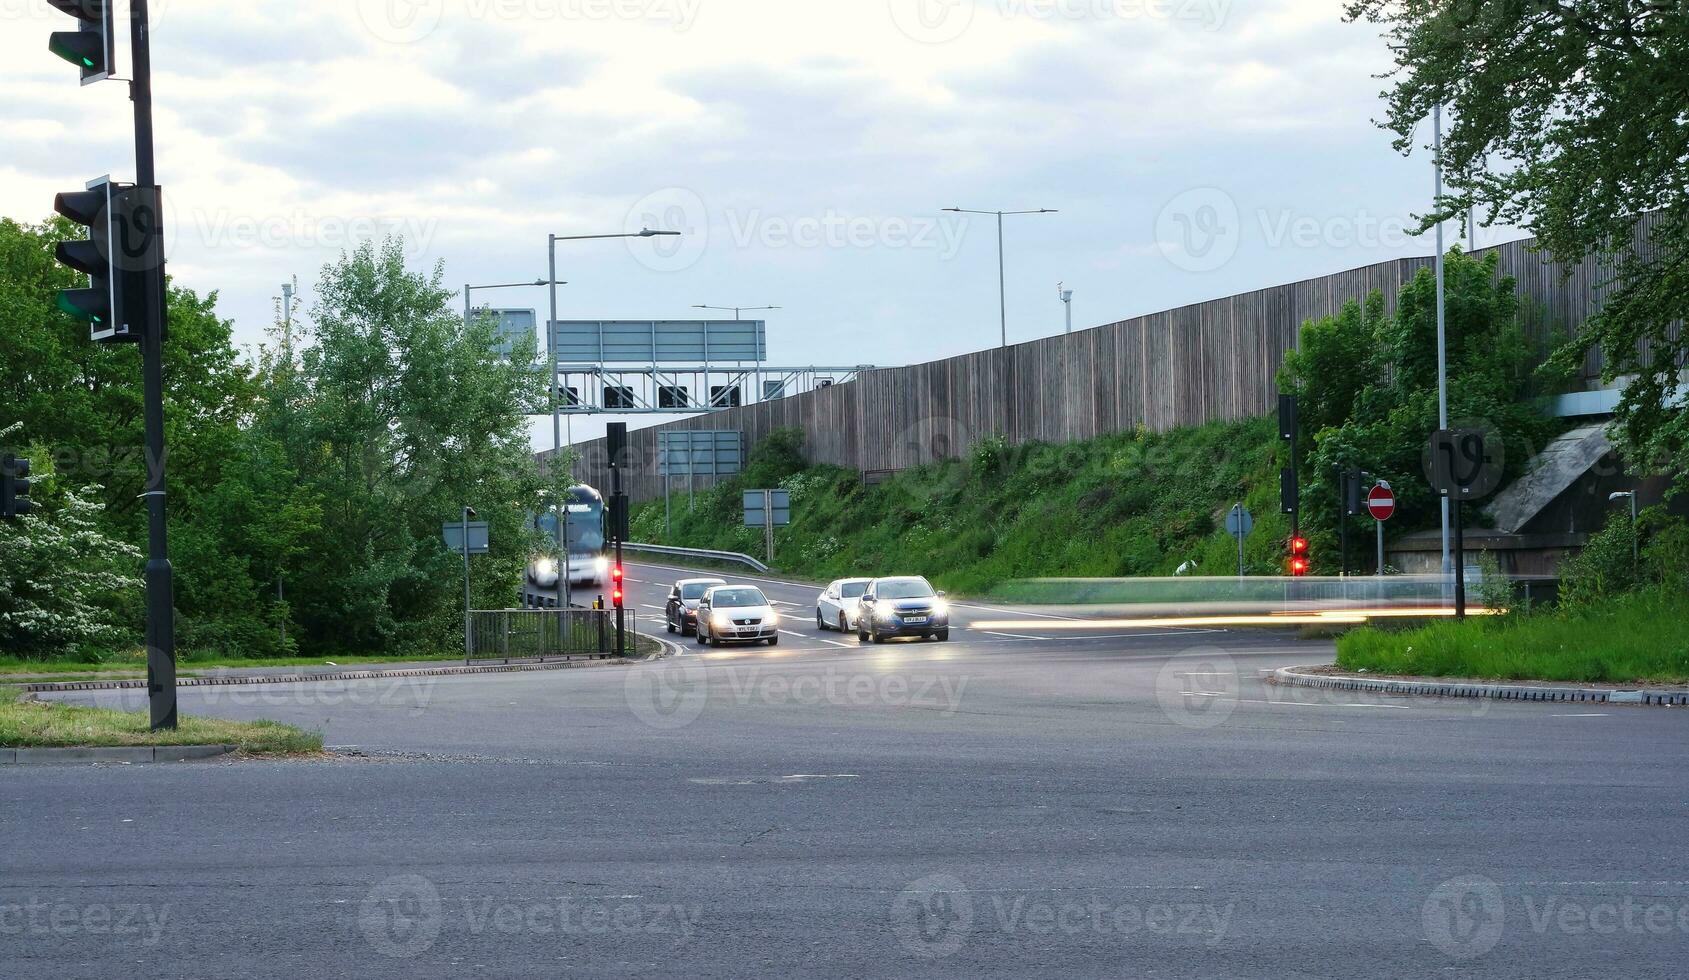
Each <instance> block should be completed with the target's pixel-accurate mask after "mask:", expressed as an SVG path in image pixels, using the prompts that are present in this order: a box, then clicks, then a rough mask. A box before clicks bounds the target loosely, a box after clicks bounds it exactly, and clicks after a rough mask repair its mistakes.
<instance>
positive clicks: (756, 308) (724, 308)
mask: <svg viewBox="0 0 1689 980" xmlns="http://www.w3.org/2000/svg"><path fill="white" fill-rule="evenodd" d="M692 308H693V309H694V310H721V311H722V312H726V311H728V310H732V311H733V319H735V320H737V319H739V318H740V316H739V315H740V314H741V313H743V312H744V311H745V310H750V311H751V312H752V313H756V312H759V311H762V310H778V309H784V307H779V306H706V305H705V304H703V303H697V304H694V305H693V307H692Z"/></svg>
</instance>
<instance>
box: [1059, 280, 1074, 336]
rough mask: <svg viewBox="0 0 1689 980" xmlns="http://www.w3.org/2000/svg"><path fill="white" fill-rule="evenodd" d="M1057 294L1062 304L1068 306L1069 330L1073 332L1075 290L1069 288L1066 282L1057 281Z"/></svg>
mask: <svg viewBox="0 0 1689 980" xmlns="http://www.w3.org/2000/svg"><path fill="white" fill-rule="evenodd" d="M1056 296H1058V297H1059V298H1060V299H1061V302H1062V305H1063V306H1065V307H1067V332H1068V333H1072V332H1073V290H1071V289H1068V288H1067V284H1066V283H1060V282H1058V283H1056Z"/></svg>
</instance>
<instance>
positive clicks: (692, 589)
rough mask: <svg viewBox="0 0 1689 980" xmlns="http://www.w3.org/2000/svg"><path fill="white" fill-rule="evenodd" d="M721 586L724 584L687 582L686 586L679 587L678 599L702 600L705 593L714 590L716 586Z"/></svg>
mask: <svg viewBox="0 0 1689 980" xmlns="http://www.w3.org/2000/svg"><path fill="white" fill-rule="evenodd" d="M722 584H725V583H721V582H688V583H687V584H685V585H683V586H681V587H680V597H681V598H682V599H702V598H703V597H704V593H706V592H708V591H710V590H711V589H713V588H715V587H716V586H717V585H722Z"/></svg>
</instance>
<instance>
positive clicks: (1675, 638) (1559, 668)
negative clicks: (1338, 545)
mask: <svg viewBox="0 0 1689 980" xmlns="http://www.w3.org/2000/svg"><path fill="white" fill-rule="evenodd" d="M1685 623H1689V597H1685V596H1683V595H1680V594H1672V593H1668V592H1664V591H1651V592H1646V593H1642V594H1639V595H1632V596H1625V597H1622V598H1619V599H1615V600H1613V601H1611V602H1608V603H1605V604H1602V605H1600V606H1596V607H1593V608H1586V609H1577V610H1568V611H1564V612H1557V611H1545V612H1538V613H1533V614H1529V615H1515V616H1505V617H1501V618H1498V619H1490V620H1473V621H1469V622H1466V623H1453V622H1444V623H1434V624H1432V625H1429V626H1425V627H1423V628H1420V629H1414V630H1407V631H1403V632H1388V631H1384V630H1376V629H1365V630H1357V631H1355V632H1352V633H1349V634H1347V635H1345V636H1343V637H1342V638H1341V639H1339V640H1338V641H1337V665H1338V666H1339V667H1342V668H1344V669H1346V670H1366V671H1368V672H1370V673H1374V674H1409V675H1415V676H1424V677H1474V678H1481V679H1484V680H1543V681H1576V682H1587V683H1593V684H1631V683H1661V684H1683V683H1689V630H1686V629H1685V628H1684V624H1685Z"/></svg>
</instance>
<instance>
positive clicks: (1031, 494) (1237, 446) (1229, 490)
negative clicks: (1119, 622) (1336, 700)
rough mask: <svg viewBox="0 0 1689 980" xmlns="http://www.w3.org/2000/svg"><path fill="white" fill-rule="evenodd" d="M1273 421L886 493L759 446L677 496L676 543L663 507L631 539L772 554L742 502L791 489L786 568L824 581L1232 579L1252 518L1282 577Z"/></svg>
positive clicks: (910, 475) (1033, 458) (997, 465)
mask: <svg viewBox="0 0 1689 980" xmlns="http://www.w3.org/2000/svg"><path fill="white" fill-rule="evenodd" d="M1274 434H1275V427H1274V423H1273V421H1272V420H1270V419H1266V418H1257V419H1250V420H1247V421H1243V422H1227V423H1213V424H1210V425H1206V426H1201V427H1197V428H1189V429H1181V430H1177V431H1174V432H1170V433H1165V434H1153V433H1148V432H1126V433H1117V434H1113V435H1107V436H1102V437H1099V438H1096V439H1091V440H1087V441H1084V442H1077V443H1070V444H1067V445H1061V446H1051V445H1033V446H1025V447H1010V446H1006V445H1003V444H1001V443H997V442H992V443H988V444H986V445H984V446H982V447H980V448H979V449H976V450H975V451H974V452H973V453H972V454H971V455H970V456H969V458H968V459H966V460H953V461H950V462H946V463H942V464H937V465H932V466H926V467H922V468H919V469H916V470H910V471H906V472H903V473H900V474H898V475H897V476H895V477H894V478H892V479H890V480H889V481H887V482H885V483H882V484H879V485H877V486H872V487H865V486H863V485H862V479H861V476H860V474H858V473H856V472H854V471H852V470H845V469H841V468H838V467H833V466H807V467H806V466H803V465H802V463H801V461H800V460H797V459H796V457H795V456H792V455H791V454H786V455H785V457H784V458H782V457H781V454H779V453H772V452H768V451H764V447H759V451H758V452H756V453H753V457H752V462H751V465H750V466H749V467H747V470H746V473H745V474H744V476H742V477H740V478H738V479H734V480H729V481H726V482H724V483H722V484H720V485H719V486H717V487H715V488H713V489H711V490H709V491H701V492H699V493H698V495H697V500H696V506H695V507H692V506H689V502H688V498H687V495H686V494H685V493H684V492H682V493H677V494H675V495H674V496H673V498H672V500H671V501H670V504H671V506H672V509H673V515H674V517H673V525H672V527H671V528H670V529H669V532H668V533H667V534H665V533H664V506H663V501H661V500H656V501H650V502H647V503H645V504H642V505H639V506H637V507H635V509H634V514H633V538H634V539H635V540H637V541H650V542H658V543H666V544H673V545H680V546H685V547H696V548H715V549H721V550H726V551H737V552H743V553H745V554H749V555H752V556H754V557H758V558H760V557H762V556H763V540H762V532H761V531H760V530H751V529H747V528H745V527H744V526H743V513H742V510H741V507H742V503H741V491H742V490H744V489H746V488H760V487H767V486H771V485H778V486H780V487H784V488H786V489H789V490H791V491H792V497H793V508H794V515H793V524H792V526H791V527H788V528H781V529H779V530H778V531H777V532H776V534H777V543H776V547H775V555H776V561H775V562H774V565H775V567H776V568H777V569H778V570H779V571H780V572H783V573H786V574H790V575H796V576H802V577H806V578H812V579H818V580H826V579H831V578H837V577H842V576H851V575H891V574H920V575H926V576H927V577H929V578H930V579H932V580H933V582H934V583H935V584H937V585H938V586H939V587H940V588H943V589H948V590H949V591H951V592H953V593H956V594H959V595H971V596H979V595H986V594H989V593H990V592H991V591H992V590H993V589H995V588H997V587H998V586H1000V585H1001V584H1002V583H1004V582H1008V581H1011V580H1014V579H1020V578H1036V577H1046V576H1075V577H1105V576H1132V575H1171V574H1172V573H1173V571H1174V570H1175V569H1177V568H1178V567H1179V566H1180V565H1181V564H1183V563H1185V562H1186V561H1194V562H1195V563H1196V571H1195V573H1194V574H1198V575H1235V574H1236V573H1237V546H1236V543H1235V542H1234V541H1233V539H1232V538H1231V537H1229V536H1227V534H1226V533H1225V530H1224V521H1225V515H1226V512H1227V511H1228V510H1229V509H1230V508H1231V506H1232V504H1234V503H1237V502H1238V501H1243V502H1245V503H1246V504H1247V505H1248V506H1249V508H1250V510H1251V511H1252V512H1253V513H1254V514H1255V517H1256V521H1257V523H1256V526H1255V531H1254V534H1253V535H1252V536H1251V537H1250V538H1249V540H1248V541H1247V542H1246V548H1245V555H1246V558H1247V560H1248V563H1249V568H1250V573H1251V574H1255V575H1271V574H1275V573H1277V571H1278V570H1279V566H1280V562H1281V555H1280V551H1281V547H1282V542H1283V540H1284V538H1285V537H1286V536H1287V535H1288V533H1289V529H1288V527H1287V525H1286V523H1285V520H1284V518H1282V517H1281V516H1279V514H1278V513H1277V511H1278V482H1277V475H1276V470H1275V467H1274V463H1273V450H1274V445H1275V443H1274Z"/></svg>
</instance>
